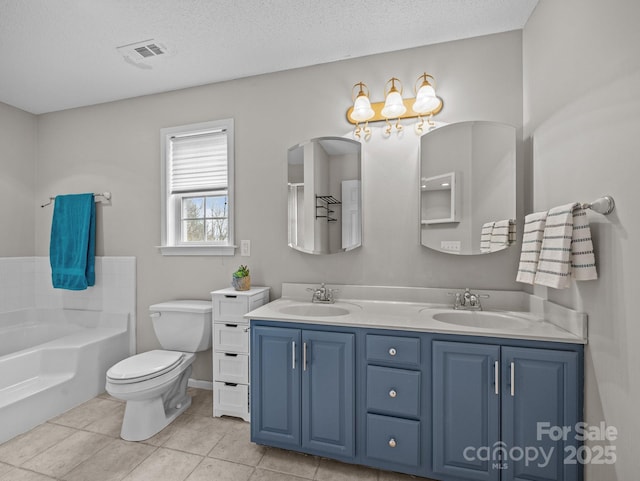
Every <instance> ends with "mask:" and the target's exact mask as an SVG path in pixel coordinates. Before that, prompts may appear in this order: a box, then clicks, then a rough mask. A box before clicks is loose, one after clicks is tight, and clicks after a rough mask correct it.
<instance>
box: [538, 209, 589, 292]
mask: <svg viewBox="0 0 640 481" xmlns="http://www.w3.org/2000/svg"><path fill="white" fill-rule="evenodd" d="M571 278H574V279H576V280H580V281H588V280H593V279H597V278H598V273H597V271H596V262H595V256H594V253H593V243H592V241H591V229H590V228H589V222H588V221H587V213H586V212H585V211H584V210H583V209H582V208H581V207H580V204H578V203H573V204H567V205H563V206H560V207H555V208H553V209H551V210H550V211H549V214H548V216H547V223H546V227H545V229H544V237H543V240H542V251H541V252H540V259H539V261H538V269H537V273H536V278H535V283H536V284H539V285H542V286H547V287H554V288H556V289H566V288H567V287H569V285H570V284H571Z"/></svg>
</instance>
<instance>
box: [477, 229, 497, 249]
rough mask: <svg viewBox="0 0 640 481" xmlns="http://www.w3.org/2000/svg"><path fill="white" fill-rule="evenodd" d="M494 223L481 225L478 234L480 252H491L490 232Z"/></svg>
mask: <svg viewBox="0 0 640 481" xmlns="http://www.w3.org/2000/svg"><path fill="white" fill-rule="evenodd" d="M494 224H495V222H486V223H485V224H482V231H481V232H480V252H491V231H492V230H493V225H494Z"/></svg>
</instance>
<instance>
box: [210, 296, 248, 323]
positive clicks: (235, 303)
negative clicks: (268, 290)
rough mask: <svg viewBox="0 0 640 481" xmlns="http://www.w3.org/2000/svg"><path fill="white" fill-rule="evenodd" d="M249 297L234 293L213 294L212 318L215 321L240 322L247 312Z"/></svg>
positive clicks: (243, 319)
mask: <svg viewBox="0 0 640 481" xmlns="http://www.w3.org/2000/svg"><path fill="white" fill-rule="evenodd" d="M249 311H250V309H249V297H248V296H242V295H240V296H239V295H236V294H216V295H214V296H213V319H214V321H216V322H224V321H230V322H242V323H246V322H247V321H246V319H245V318H244V317H243V316H244V315H245V314H246V313H247V312H249Z"/></svg>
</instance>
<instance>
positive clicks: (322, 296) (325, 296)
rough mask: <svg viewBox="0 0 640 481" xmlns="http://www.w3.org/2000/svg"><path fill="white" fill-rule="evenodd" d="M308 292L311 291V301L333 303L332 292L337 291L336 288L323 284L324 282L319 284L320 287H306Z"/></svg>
mask: <svg viewBox="0 0 640 481" xmlns="http://www.w3.org/2000/svg"><path fill="white" fill-rule="evenodd" d="M307 290H308V291H309V292H312V293H313V294H312V296H311V302H320V303H323V304H333V303H334V302H336V300H335V298H334V297H333V294H334V292H338V289H329V288H328V287H326V286H325V284H324V282H323V283H322V284H321V285H320V287H316V288H313V287H307Z"/></svg>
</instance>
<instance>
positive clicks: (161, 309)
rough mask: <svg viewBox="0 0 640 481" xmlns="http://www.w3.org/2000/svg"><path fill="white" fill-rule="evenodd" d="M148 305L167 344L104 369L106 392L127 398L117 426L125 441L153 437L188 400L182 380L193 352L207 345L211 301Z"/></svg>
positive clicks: (161, 342) (183, 380)
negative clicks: (119, 425) (120, 421)
mask: <svg viewBox="0 0 640 481" xmlns="http://www.w3.org/2000/svg"><path fill="white" fill-rule="evenodd" d="M149 311H150V313H151V320H152V322H153V329H154V331H155V332H156V335H157V337H158V340H159V341H160V345H161V346H162V347H163V348H165V349H166V350H155V351H148V352H143V353H142V354H136V355H135V356H132V357H129V358H127V359H124V360H123V361H120V362H119V363H117V364H116V365H115V366H113V367H112V368H111V369H109V370H108V371H107V383H106V390H107V392H108V393H109V394H111V395H112V396H113V397H115V398H118V399H122V400H124V401H127V404H126V407H125V412H124V419H123V421H122V430H121V432H120V436H121V437H122V439H125V440H127V441H142V440H144V439H148V438H150V437H152V436H153V435H154V434H156V433H158V432H159V431H161V430H162V429H163V428H165V427H166V426H167V425H168V424H169V423H171V421H173V420H174V419H175V418H176V417H178V416H179V415H180V414H182V413H183V412H184V411H185V409H187V408H188V407H189V406H190V405H191V396H189V395H187V382H188V381H189V376H190V375H191V364H192V363H193V361H194V359H195V354H194V353H195V352H198V351H206V350H207V349H209V348H210V347H211V302H210V301H193V300H185V301H170V302H162V303H159V304H154V305H152V306H150V307H149Z"/></svg>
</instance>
